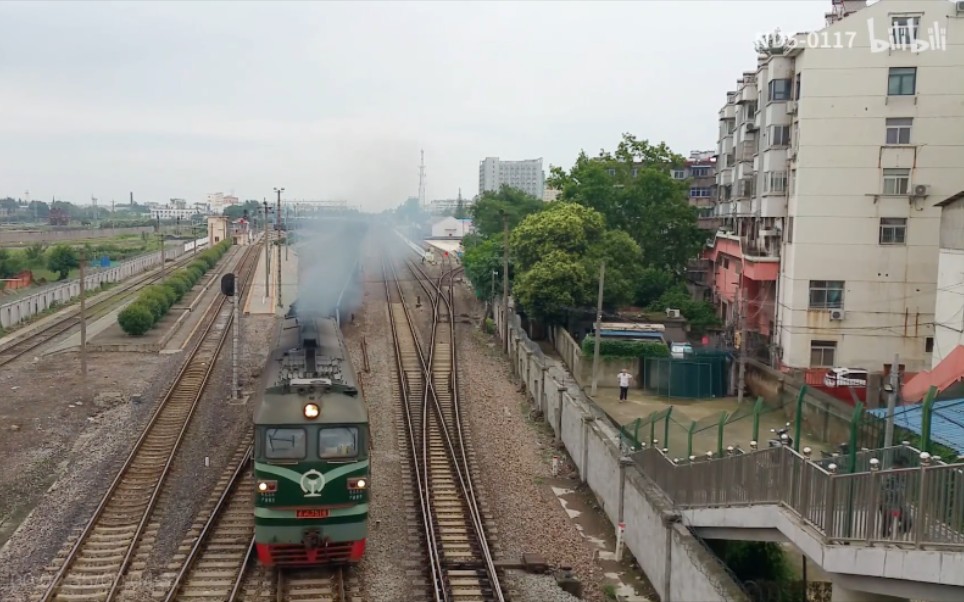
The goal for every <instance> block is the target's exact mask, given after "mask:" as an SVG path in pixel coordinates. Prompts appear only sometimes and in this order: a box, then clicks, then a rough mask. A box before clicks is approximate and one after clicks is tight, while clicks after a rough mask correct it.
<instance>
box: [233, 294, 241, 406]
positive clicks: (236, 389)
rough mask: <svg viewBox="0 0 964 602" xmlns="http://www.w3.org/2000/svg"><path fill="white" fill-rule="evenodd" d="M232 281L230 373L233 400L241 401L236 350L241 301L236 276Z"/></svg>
mask: <svg viewBox="0 0 964 602" xmlns="http://www.w3.org/2000/svg"><path fill="white" fill-rule="evenodd" d="M232 280H233V282H234V295H232V299H231V300H232V301H233V302H234V307H233V308H232V309H233V310H234V337H233V338H234V341H233V347H234V349H232V353H231V355H232V362H231V371H232V373H233V374H232V380H231V382H232V383H233V384H234V388H233V391H234V398H235V399H241V385H240V383H239V382H238V361H239V358H238V349H239V348H240V341H239V339H240V338H241V335H240V331H241V315H240V312H239V311H238V306H239V305H240V303H241V299H240V298H239V297H238V292H240V289H239V288H238V276H237V275H235V277H234V278H232Z"/></svg>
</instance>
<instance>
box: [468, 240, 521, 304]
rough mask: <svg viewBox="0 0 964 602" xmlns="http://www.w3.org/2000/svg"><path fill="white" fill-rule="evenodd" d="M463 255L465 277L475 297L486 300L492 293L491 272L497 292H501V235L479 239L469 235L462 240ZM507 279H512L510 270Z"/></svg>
mask: <svg viewBox="0 0 964 602" xmlns="http://www.w3.org/2000/svg"><path fill="white" fill-rule="evenodd" d="M462 246H463V248H464V249H465V253H464V254H463V255H462V265H463V266H464V267H465V275H466V276H467V277H468V279H469V282H471V283H472V288H474V289H475V296H476V297H478V298H479V299H486V298H488V297H489V295H490V294H491V292H492V278H493V276H492V272H495V273H496V275H495V279H496V280H497V281H498V282H497V286H498V287H499V289H498V290H499V292H500V293H501V291H502V288H501V287H502V235H501V233H500V234H499V235H498V236H492V237H489V238H481V237H479V236H478V235H470V236H467V237H465V238H464V239H463V240H462ZM509 278H510V280H511V278H512V270H511V269H510V270H509Z"/></svg>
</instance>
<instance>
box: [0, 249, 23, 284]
mask: <svg viewBox="0 0 964 602" xmlns="http://www.w3.org/2000/svg"><path fill="white" fill-rule="evenodd" d="M23 259H24V256H23V255H22V254H21V253H16V252H11V251H9V250H7V249H3V248H0V278H13V277H14V276H16V275H17V274H19V273H20V272H22V271H23V270H24V268H25V267H26V266H25V265H24V261H23Z"/></svg>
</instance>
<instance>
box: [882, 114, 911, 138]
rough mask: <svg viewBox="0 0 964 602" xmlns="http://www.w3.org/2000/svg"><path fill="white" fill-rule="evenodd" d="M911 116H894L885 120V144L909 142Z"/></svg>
mask: <svg viewBox="0 0 964 602" xmlns="http://www.w3.org/2000/svg"><path fill="white" fill-rule="evenodd" d="M913 123H914V119H913V118H912V117H895V118H892V119H888V120H887V144H910V126H911V125H913Z"/></svg>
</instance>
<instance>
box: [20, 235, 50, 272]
mask: <svg viewBox="0 0 964 602" xmlns="http://www.w3.org/2000/svg"><path fill="white" fill-rule="evenodd" d="M46 251H47V245H45V244H44V243H42V242H37V243H34V244H32V245H30V246H29V247H27V248H26V249H25V250H24V257H25V258H26V259H27V263H28V264H30V267H32V268H34V269H43V268H45V267H47V256H46V255H45V253H46Z"/></svg>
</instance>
